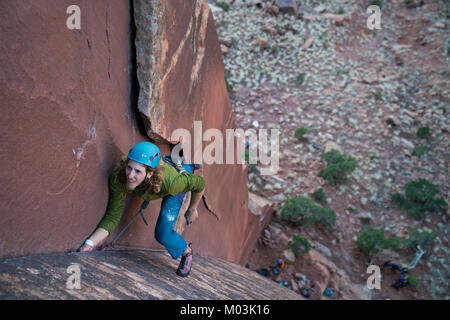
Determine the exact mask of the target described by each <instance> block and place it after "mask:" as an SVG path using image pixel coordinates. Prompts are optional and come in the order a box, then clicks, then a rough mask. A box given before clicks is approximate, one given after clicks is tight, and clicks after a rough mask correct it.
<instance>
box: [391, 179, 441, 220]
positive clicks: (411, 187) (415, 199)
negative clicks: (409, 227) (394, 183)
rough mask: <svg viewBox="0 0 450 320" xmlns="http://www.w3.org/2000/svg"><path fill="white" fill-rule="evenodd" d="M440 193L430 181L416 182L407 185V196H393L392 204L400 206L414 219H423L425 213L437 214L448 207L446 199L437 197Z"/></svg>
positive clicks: (421, 180) (397, 194)
mask: <svg viewBox="0 0 450 320" xmlns="http://www.w3.org/2000/svg"><path fill="white" fill-rule="evenodd" d="M438 193H439V189H438V188H436V187H435V186H434V185H433V184H432V183H431V182H429V181H428V180H426V179H419V180H414V181H410V182H408V183H407V184H406V187H405V195H401V194H399V193H394V194H393V195H392V203H394V204H397V205H399V206H400V207H401V208H402V209H403V210H405V211H406V212H407V213H408V214H409V215H411V216H412V217H413V218H415V219H421V218H424V213H425V212H436V211H439V210H440V209H441V208H443V207H446V206H447V202H445V200H444V199H442V198H437V197H435V196H436V195H437V194H438Z"/></svg>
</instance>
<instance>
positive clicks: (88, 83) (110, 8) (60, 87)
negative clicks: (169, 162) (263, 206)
mask: <svg viewBox="0 0 450 320" xmlns="http://www.w3.org/2000/svg"><path fill="white" fill-rule="evenodd" d="M67 6H68V5H67V3H62V2H61V1H56V0H53V1H49V0H45V1H44V0H40V1H31V0H23V1H20V2H17V3H14V4H13V3H12V2H8V1H2V2H1V3H0V21H1V22H0V35H1V38H2V40H3V42H4V43H5V44H6V45H5V46H3V47H2V49H1V54H0V68H1V70H2V75H1V77H0V82H1V85H0V88H1V89H0V90H1V91H0V98H1V101H2V117H1V119H0V124H1V129H0V130H1V134H0V136H1V137H2V139H1V147H2V152H1V154H0V164H1V168H2V169H1V176H2V182H3V183H2V185H1V190H0V191H1V196H0V200H1V202H2V212H1V215H0V225H1V228H0V256H1V257H14V256H21V255H27V254H32V253H49V252H61V251H71V250H75V249H77V248H78V247H79V246H80V245H81V243H82V242H83V241H84V240H85V239H86V238H87V237H88V236H89V235H90V234H91V233H92V232H93V231H94V230H95V227H96V226H97V224H98V222H99V221H100V219H101V218H102V216H103V215H104V213H105V210H106V206H107V201H108V184H107V178H108V175H109V173H110V171H111V169H112V167H113V165H114V163H115V162H116V161H117V160H118V159H119V158H120V156H121V155H122V154H127V153H128V151H129V149H130V148H131V146H132V145H134V144H135V143H137V142H140V141H143V140H148V137H146V135H148V136H149V137H150V138H153V139H155V141H156V142H157V144H158V145H159V146H160V148H161V149H162V152H163V153H165V154H168V153H169V152H170V147H173V144H170V143H169V141H171V137H170V135H171V133H172V132H173V130H174V129H176V128H184V129H187V130H189V131H190V132H191V133H193V131H192V128H193V122H194V120H198V121H202V133H203V132H205V131H206V130H207V129H210V128H217V129H219V130H220V131H221V132H223V133H225V129H227V128H233V126H234V117H233V114H232V110H231V104H230V101H229V99H228V94H227V91H226V86H225V81H224V73H223V72H224V67H223V61H222V55H221V51H220V45H219V42H218V37H217V34H216V30H215V22H214V19H213V16H212V14H211V11H210V9H209V7H208V5H207V4H206V2H204V1H197V0H195V1H194V0H191V1H186V0H176V1H175V0H172V1H156V0H154V1H134V2H133V1H129V2H127V1H121V2H120V3H119V2H115V1H109V0H102V1H89V2H83V3H80V4H79V7H80V10H81V29H80V30H69V29H68V28H67V26H66V20H67V18H68V17H69V14H66V9H67ZM135 26H136V29H134V27H135ZM134 30H136V31H134ZM134 32H136V33H134ZM135 35H136V39H135ZM134 59H136V61H134ZM138 90H139V95H138ZM138 110H139V111H138ZM142 120H144V121H142ZM224 136H225V135H224ZM184 142H185V141H184ZM205 146H207V144H206V143H204V142H203V147H205ZM238 157H240V156H239V155H236V153H235V158H238ZM203 175H204V177H205V179H206V182H207V184H206V190H205V194H206V196H207V199H208V202H209V205H210V209H212V210H213V211H214V212H215V213H217V216H218V217H219V218H220V219H218V218H217V217H216V216H214V215H213V214H211V213H210V212H209V211H208V210H206V209H205V206H204V205H203V203H201V204H200V206H199V219H198V220H197V221H196V223H194V224H193V225H192V226H190V227H189V228H187V229H186V230H185V231H184V233H183V236H184V237H185V239H186V240H187V241H189V242H193V248H194V250H195V251H196V252H198V253H205V254H210V255H215V256H218V257H221V258H224V259H229V260H232V261H244V260H245V258H243V255H244V254H245V253H246V252H248V248H247V247H246V244H250V243H253V242H254V241H253V240H252V239H256V238H257V237H258V232H259V231H260V230H261V229H262V228H263V227H264V226H263V225H262V223H265V221H266V220H264V221H260V220H259V217H256V216H254V215H253V214H252V213H251V212H250V211H249V210H248V204H247V199H248V190H247V185H246V177H247V169H246V167H245V166H242V165H235V164H233V165H232V164H227V165H225V164H224V165H217V164H213V165H204V169H203ZM141 202H142V199H140V198H136V197H135V198H132V197H128V198H127V200H126V205H125V212H124V215H123V219H122V221H121V223H120V225H119V227H118V228H117V230H116V231H115V232H114V233H113V234H112V235H111V237H110V239H112V237H114V235H115V234H117V232H119V231H120V230H121V228H122V227H123V226H124V225H125V224H126V223H127V222H128V221H129V219H131V217H133V216H134V214H135V212H137V210H138V209H139V206H140V204H141ZM160 205H161V200H158V201H152V202H151V203H150V205H149V206H148V208H147V209H146V211H145V212H144V214H145V215H146V217H147V220H148V221H149V223H150V226H149V227H146V226H145V225H144V223H142V221H140V220H137V221H136V222H134V223H133V225H132V226H131V227H130V228H129V229H128V230H127V231H126V232H125V233H124V234H123V235H122V237H121V238H120V239H119V241H118V244H122V245H124V244H125V245H129V246H133V247H145V248H154V247H157V248H158V247H159V248H162V247H161V246H160V245H159V244H158V243H157V242H156V241H155V239H154V227H155V224H156V220H157V217H158V213H159V210H160ZM181 223H182V221H181ZM248 228H250V229H251V230H252V231H251V232H248ZM182 229H183V228H182V226H181V229H180V230H182Z"/></svg>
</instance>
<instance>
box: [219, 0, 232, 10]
mask: <svg viewBox="0 0 450 320" xmlns="http://www.w3.org/2000/svg"><path fill="white" fill-rule="evenodd" d="M216 6H218V7H220V8H222V10H223V11H228V10H230V5H229V4H228V3H227V2H225V1H217V2H216Z"/></svg>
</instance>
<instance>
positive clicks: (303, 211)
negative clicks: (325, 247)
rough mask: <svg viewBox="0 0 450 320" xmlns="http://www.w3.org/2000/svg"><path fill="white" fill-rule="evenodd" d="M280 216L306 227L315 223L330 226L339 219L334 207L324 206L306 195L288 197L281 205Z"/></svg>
mask: <svg viewBox="0 0 450 320" xmlns="http://www.w3.org/2000/svg"><path fill="white" fill-rule="evenodd" d="M280 216H281V218H282V219H284V220H288V221H291V222H293V223H298V224H301V225H302V226H303V227H305V228H309V227H311V226H312V225H313V224H314V223H321V224H322V225H323V226H324V227H330V226H332V225H334V224H335V223H336V220H337V217H336V214H335V212H334V211H333V210H332V209H330V208H324V207H322V206H321V205H320V204H318V203H316V202H314V201H313V200H311V199H309V198H308V197H307V196H304V195H300V196H298V197H297V198H290V199H287V200H286V201H285V202H284V204H283V206H282V207H281V210H280Z"/></svg>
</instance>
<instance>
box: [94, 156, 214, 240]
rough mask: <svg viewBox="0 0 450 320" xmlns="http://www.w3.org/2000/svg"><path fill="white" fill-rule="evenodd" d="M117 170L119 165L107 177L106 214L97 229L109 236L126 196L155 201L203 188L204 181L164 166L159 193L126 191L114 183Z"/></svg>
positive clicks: (139, 190)
mask: <svg viewBox="0 0 450 320" xmlns="http://www.w3.org/2000/svg"><path fill="white" fill-rule="evenodd" d="M118 169H119V163H117V164H116V166H115V167H114V169H113V171H112V173H111V174H110V176H109V200H108V207H107V209H106V213H105V215H104V216H103V219H102V220H101V221H100V223H99V225H98V228H103V229H105V230H107V231H108V232H109V233H110V234H111V233H112V232H113V231H114V230H115V229H116V227H117V225H118V224H119V221H120V219H121V218H122V212H123V207H124V204H125V198H126V196H127V194H135V195H138V196H140V197H141V198H143V199H144V200H156V199H159V198H163V197H165V196H167V195H169V194H171V195H176V194H178V193H183V192H188V191H192V192H201V191H202V190H203V189H204V188H205V179H204V178H203V177H200V176H197V175H194V174H191V173H186V172H184V173H179V172H178V171H177V169H175V168H174V167H172V166H170V165H168V164H167V163H166V164H165V165H164V168H163V173H164V179H163V182H162V183H161V191H160V192H159V193H156V194H153V193H150V192H149V191H145V190H142V189H139V188H136V189H134V190H128V189H127V188H126V186H125V184H123V183H120V181H118V180H117V181H115V180H116V179H115V178H116V175H117V172H118Z"/></svg>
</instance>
